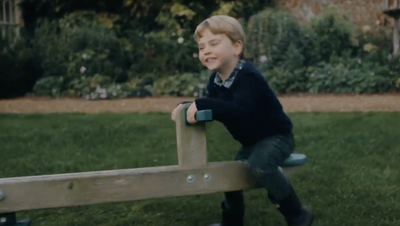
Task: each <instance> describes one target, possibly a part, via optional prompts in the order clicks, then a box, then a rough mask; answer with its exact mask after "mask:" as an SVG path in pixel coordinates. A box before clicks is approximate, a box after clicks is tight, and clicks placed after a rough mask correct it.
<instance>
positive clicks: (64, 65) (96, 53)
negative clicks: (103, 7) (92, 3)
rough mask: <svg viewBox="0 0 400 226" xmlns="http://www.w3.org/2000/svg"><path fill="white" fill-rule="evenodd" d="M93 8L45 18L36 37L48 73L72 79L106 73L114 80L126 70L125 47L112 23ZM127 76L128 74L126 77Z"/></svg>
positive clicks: (37, 49) (35, 43) (36, 47)
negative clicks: (60, 17)
mask: <svg viewBox="0 0 400 226" xmlns="http://www.w3.org/2000/svg"><path fill="white" fill-rule="evenodd" d="M99 17H100V16H98V15H96V14H95V13H93V12H79V13H71V14H69V15H67V16H66V17H64V18H62V19H60V20H54V21H47V20H41V21H40V23H39V25H38V27H37V29H36V32H35V38H34V40H33V41H32V43H33V47H34V49H35V51H37V52H38V53H39V55H40V57H41V60H42V67H43V69H44V71H45V74H44V76H45V77H49V76H62V77H64V81H65V82H67V83H68V82H70V81H71V80H74V79H75V78H77V77H80V76H81V75H85V76H88V77H90V76H93V75H95V74H102V75H105V76H108V77H110V78H111V79H112V80H113V81H116V80H118V79H120V77H121V76H124V75H123V71H125V70H126V69H129V67H123V65H122V64H121V62H124V59H123V58H124V52H125V49H124V47H125V48H126V47H129V46H123V45H122V44H123V43H122V42H121V41H120V40H118V38H117V36H116V34H115V33H114V31H113V30H112V29H110V27H111V26H112V22H111V21H110V20H105V19H104V20H100V18H99ZM126 79H127V76H125V80H126Z"/></svg>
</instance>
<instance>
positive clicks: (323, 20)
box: [305, 7, 357, 62]
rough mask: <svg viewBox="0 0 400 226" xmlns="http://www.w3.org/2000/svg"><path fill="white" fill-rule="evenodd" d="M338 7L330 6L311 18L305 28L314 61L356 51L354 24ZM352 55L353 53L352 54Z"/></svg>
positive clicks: (326, 60)
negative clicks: (311, 46) (311, 41)
mask: <svg viewBox="0 0 400 226" xmlns="http://www.w3.org/2000/svg"><path fill="white" fill-rule="evenodd" d="M343 12H344V11H343V10H341V9H340V8H339V7H331V8H328V9H326V10H325V11H323V12H322V13H321V14H320V15H319V16H317V17H314V18H313V19H312V20H311V23H310V27H308V29H307V26H305V28H306V29H305V30H306V32H307V33H308V35H309V36H310V38H311V39H312V40H313V47H314V48H313V49H314V51H315V56H317V57H318V59H317V60H316V61H318V62H320V61H325V62H328V61H329V59H330V57H331V56H332V55H335V56H338V57H340V56H342V55H343V54H344V53H346V52H348V51H352V52H355V53H356V52H357V40H356V33H355V32H354V31H356V30H357V29H356V28H355V25H354V24H353V23H352V22H351V21H349V19H348V18H347V17H346V15H345V14H344V13H343ZM353 56H354V55H353Z"/></svg>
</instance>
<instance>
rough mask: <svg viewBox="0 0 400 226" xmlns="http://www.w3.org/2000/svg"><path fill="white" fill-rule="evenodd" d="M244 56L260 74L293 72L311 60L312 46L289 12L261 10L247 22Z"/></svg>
mask: <svg viewBox="0 0 400 226" xmlns="http://www.w3.org/2000/svg"><path fill="white" fill-rule="evenodd" d="M245 29H246V31H247V39H248V41H247V45H246V49H245V55H246V57H247V58H249V59H250V60H251V61H253V62H254V64H255V65H256V66H259V67H260V70H268V69H272V68H274V67H281V68H284V69H285V70H296V69H298V68H301V67H303V66H306V65H308V64H310V63H311V62H312V60H313V57H312V54H313V51H312V48H313V47H312V45H311V44H312V43H311V42H310V41H311V40H310V39H309V38H308V37H307V36H306V35H305V33H304V32H303V30H302V28H301V26H300V25H299V23H298V22H297V20H296V18H294V17H293V16H292V15H291V14H290V13H289V12H286V11H283V10H273V9H268V10H264V11H262V12H260V13H258V14H256V15H254V16H252V17H251V18H250V20H249V23H248V24H247V26H245Z"/></svg>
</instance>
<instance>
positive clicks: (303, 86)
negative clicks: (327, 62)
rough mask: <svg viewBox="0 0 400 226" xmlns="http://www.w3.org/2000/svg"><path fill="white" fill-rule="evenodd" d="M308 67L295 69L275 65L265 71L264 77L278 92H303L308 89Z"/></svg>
mask: <svg viewBox="0 0 400 226" xmlns="http://www.w3.org/2000/svg"><path fill="white" fill-rule="evenodd" d="M307 72H309V71H308V69H307V68H300V69H297V70H295V71H289V70H284V69H282V68H279V67H274V68H273V69H272V70H268V71H266V72H264V77H265V79H266V80H267V81H268V84H269V85H270V87H271V88H272V89H273V90H274V91H275V92H276V93H278V94H289V93H301V92H305V91H307V83H308V77H307Z"/></svg>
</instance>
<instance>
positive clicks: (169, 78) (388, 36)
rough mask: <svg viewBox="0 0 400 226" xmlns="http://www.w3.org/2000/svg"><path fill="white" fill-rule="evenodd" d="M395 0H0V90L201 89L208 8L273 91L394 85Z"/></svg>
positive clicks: (154, 92) (377, 89)
mask: <svg viewBox="0 0 400 226" xmlns="http://www.w3.org/2000/svg"><path fill="white" fill-rule="evenodd" d="M396 4H398V3H396V2H395V1H393V0H392V1H384V0H369V1H368V0H346V1H345V0H331V1H328V0H282V1H274V0H247V1H244V0H238V1H227V0H224V1H223V0H214V1H202V0H198V1H197V0H191V1H187V0H168V1H154V0H153V1H151V0H140V1H139V0H112V1H111V0H84V1H82V0H0V28H1V34H2V36H1V37H2V39H1V42H0V47H1V51H0V98H1V99H4V98H16V97H21V96H48V97H72V98H84V99H88V100H97V99H116V98H127V97H144V96H185V97H198V96H203V95H204V94H205V84H206V81H207V78H208V76H209V72H208V71H206V70H205V68H203V67H202V66H201V64H200V63H199V61H198V58H197V46H196V43H195V42H194V40H193V32H194V30H195V28H196V26H197V24H198V23H200V22H201V21H202V20H204V19H206V18H207V17H209V16H211V15H215V14H226V15H231V16H234V17H236V18H238V19H239V20H240V22H241V23H242V24H243V26H244V28H245V31H246V35H247V42H246V47H245V58H246V59H247V60H249V61H251V62H252V63H254V64H255V65H256V66H258V67H259V69H260V70H261V71H262V73H263V75H264V76H265V77H266V78H267V79H268V81H269V83H270V85H271V87H272V88H273V89H274V90H275V91H276V92H277V93H278V94H294V93H314V94H315V93H316V94H320V93H357V94H358V93H368V94H371V93H388V92H396V91H398V90H399V88H400V84H399V82H400V80H399V78H400V75H399V67H400V62H399V58H398V56H397V52H396V51H397V50H396V48H398V47H396V45H394V44H393V39H394V40H396V37H394V33H393V29H394V27H395V26H394V25H395V21H394V19H393V18H392V17H391V16H390V15H389V16H387V13H386V14H385V13H384V10H387V9H393V10H396V9H397V8H398V5H396ZM397 46H398V43H397ZM393 53H394V54H393Z"/></svg>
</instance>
